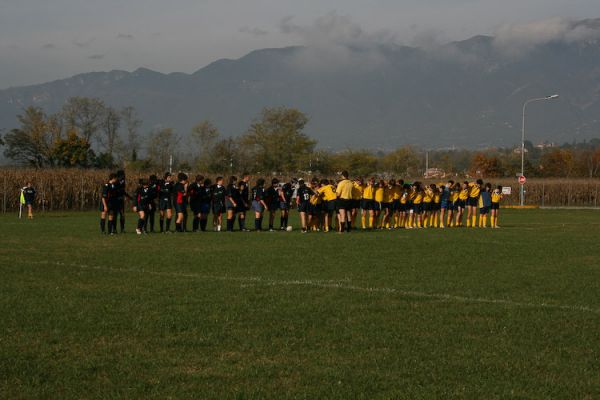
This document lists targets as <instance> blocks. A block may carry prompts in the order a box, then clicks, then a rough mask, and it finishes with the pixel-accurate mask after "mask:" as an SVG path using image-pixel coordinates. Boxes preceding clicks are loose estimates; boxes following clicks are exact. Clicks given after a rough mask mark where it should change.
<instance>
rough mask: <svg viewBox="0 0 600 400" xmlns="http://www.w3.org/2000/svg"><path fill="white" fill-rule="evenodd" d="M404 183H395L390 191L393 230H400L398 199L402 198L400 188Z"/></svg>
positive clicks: (399, 181)
mask: <svg viewBox="0 0 600 400" xmlns="http://www.w3.org/2000/svg"><path fill="white" fill-rule="evenodd" d="M403 186H404V181H403V180H402V179H400V180H398V181H396V184H395V185H394V188H393V189H392V194H393V196H392V217H393V225H394V228H395V229H398V228H400V197H402V187H403Z"/></svg>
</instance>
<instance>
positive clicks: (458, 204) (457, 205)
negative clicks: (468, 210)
mask: <svg viewBox="0 0 600 400" xmlns="http://www.w3.org/2000/svg"><path fill="white" fill-rule="evenodd" d="M466 206H467V201H466V200H460V199H458V200H456V203H454V207H455V208H456V209H457V210H458V209H459V208H462V209H464V208H465V207H466Z"/></svg>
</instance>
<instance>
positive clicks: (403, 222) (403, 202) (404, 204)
mask: <svg viewBox="0 0 600 400" xmlns="http://www.w3.org/2000/svg"><path fill="white" fill-rule="evenodd" d="M409 196H410V185H407V184H403V185H402V193H401V194H400V207H399V213H400V221H399V223H398V225H399V227H400V228H408V214H409V207H410V206H409V204H408V198H409Z"/></svg>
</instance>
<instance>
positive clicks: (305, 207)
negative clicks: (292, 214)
mask: <svg viewBox="0 0 600 400" xmlns="http://www.w3.org/2000/svg"><path fill="white" fill-rule="evenodd" d="M310 206H311V204H310V201H303V202H301V203H300V204H298V212H301V213H308V212H310Z"/></svg>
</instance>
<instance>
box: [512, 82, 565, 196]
mask: <svg viewBox="0 0 600 400" xmlns="http://www.w3.org/2000/svg"><path fill="white" fill-rule="evenodd" d="M558 97H559V96H558V95H557V94H553V95H551V96H546V97H537V98H535V99H529V100H527V101H525V103H524V104H523V125H522V127H521V176H525V110H526V109H527V105H528V104H529V103H533V102H534V101H543V100H555V99H558ZM519 194H520V203H521V206H523V205H524V204H525V185H521V190H520V192H519Z"/></svg>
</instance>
